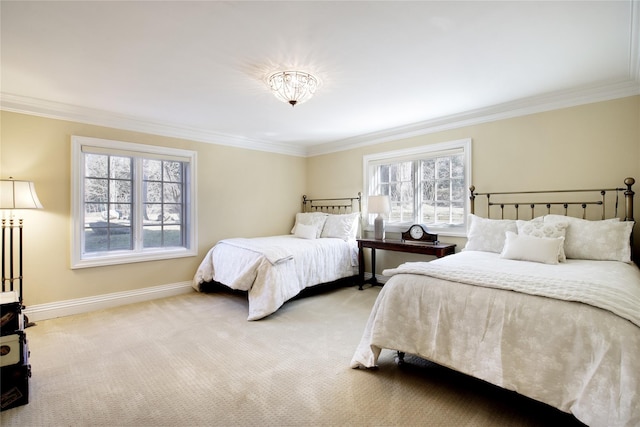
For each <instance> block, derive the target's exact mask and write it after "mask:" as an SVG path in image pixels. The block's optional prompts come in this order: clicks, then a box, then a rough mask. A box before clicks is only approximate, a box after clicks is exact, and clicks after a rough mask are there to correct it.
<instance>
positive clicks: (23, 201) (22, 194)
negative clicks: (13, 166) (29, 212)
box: [0, 179, 42, 209]
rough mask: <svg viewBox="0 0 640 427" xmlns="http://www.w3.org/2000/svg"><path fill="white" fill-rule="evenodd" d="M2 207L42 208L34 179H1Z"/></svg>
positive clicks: (0, 202)
mask: <svg viewBox="0 0 640 427" xmlns="http://www.w3.org/2000/svg"><path fill="white" fill-rule="evenodd" d="M0 209H42V203H40V200H39V199H38V194H37V193H36V186H35V184H34V183H33V182H32V181H17V180H13V179H2V180H0Z"/></svg>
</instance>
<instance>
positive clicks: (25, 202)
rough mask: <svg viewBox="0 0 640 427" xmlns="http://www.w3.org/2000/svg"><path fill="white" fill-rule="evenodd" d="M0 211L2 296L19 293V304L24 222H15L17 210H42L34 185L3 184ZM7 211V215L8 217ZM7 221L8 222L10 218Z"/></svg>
mask: <svg viewBox="0 0 640 427" xmlns="http://www.w3.org/2000/svg"><path fill="white" fill-rule="evenodd" d="M0 209H2V210H3V212H2V292H11V291H16V288H17V291H18V297H19V301H20V304H22V301H23V288H22V277H23V276H22V226H23V220H22V218H19V219H17V220H16V219H15V218H14V212H13V211H14V210H16V209H42V204H41V203H40V200H39V199H38V195H37V194H36V187H35V185H34V183H33V182H31V181H18V180H14V179H13V178H9V179H2V180H0ZM5 211H8V214H5ZM7 217H8V218H7Z"/></svg>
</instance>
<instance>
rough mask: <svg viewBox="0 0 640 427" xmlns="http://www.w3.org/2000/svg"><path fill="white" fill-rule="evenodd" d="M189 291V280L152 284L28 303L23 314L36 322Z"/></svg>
mask: <svg viewBox="0 0 640 427" xmlns="http://www.w3.org/2000/svg"><path fill="white" fill-rule="evenodd" d="M189 292H195V290H194V289H193V288H192V287H191V282H181V283H171V284H168V285H160V286H152V287H149V288H143V289H136V290H133V291H125V292H115V293H111V294H104V295H97V296H94V297H87V298H76V299H72V300H65V301H57V302H52V303H47V304H37V305H30V306H28V307H26V308H25V310H24V314H25V315H26V316H27V317H28V318H29V321H30V322H37V321H40V320H47V319H54V318H56V317H63V316H71V315H73V314H80V313H88V312H90V311H95V310H102V309H105V308H112V307H118V306H121V305H127V304H133V303H136V302H143V301H150V300H153V299H158V298H166V297H171V296H175V295H181V294H186V293H189Z"/></svg>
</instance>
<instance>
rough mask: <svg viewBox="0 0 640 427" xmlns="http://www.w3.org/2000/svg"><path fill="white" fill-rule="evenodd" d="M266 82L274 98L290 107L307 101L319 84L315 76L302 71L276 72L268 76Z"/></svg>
mask: <svg viewBox="0 0 640 427" xmlns="http://www.w3.org/2000/svg"><path fill="white" fill-rule="evenodd" d="M267 82H268V83H269V87H271V90H272V91H273V94H274V95H275V96H276V98H278V99H280V100H281V101H283V102H286V103H288V104H291V106H292V107H295V106H296V104H302V103H303V102H305V101H308V100H309V99H310V98H311V97H312V96H313V94H314V93H315V91H316V89H317V88H318V85H319V84H320V81H319V80H318V78H317V77H316V76H314V75H313V74H309V73H307V72H304V71H278V72H275V73H272V74H270V75H269V77H268V78H267Z"/></svg>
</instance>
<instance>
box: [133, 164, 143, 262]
mask: <svg viewBox="0 0 640 427" xmlns="http://www.w3.org/2000/svg"><path fill="white" fill-rule="evenodd" d="M142 179H143V173H142V158H141V157H134V158H133V189H134V191H133V201H134V203H133V206H132V208H131V210H132V217H133V220H132V225H133V250H134V251H135V252H141V251H142V249H143V241H142V236H143V227H142V226H143V221H144V218H143V212H144V209H145V206H144V204H143V199H144V194H143V191H142V189H143V185H142Z"/></svg>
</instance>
